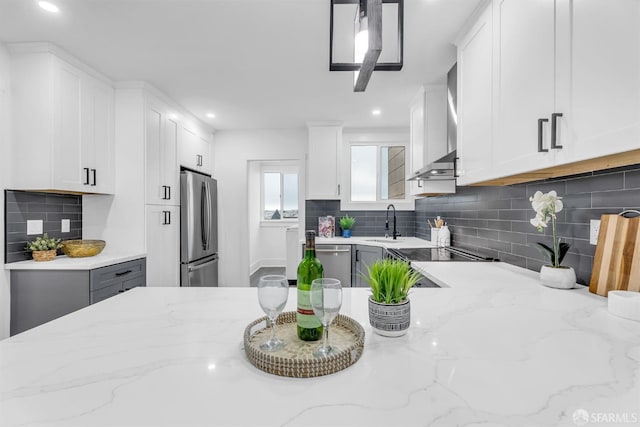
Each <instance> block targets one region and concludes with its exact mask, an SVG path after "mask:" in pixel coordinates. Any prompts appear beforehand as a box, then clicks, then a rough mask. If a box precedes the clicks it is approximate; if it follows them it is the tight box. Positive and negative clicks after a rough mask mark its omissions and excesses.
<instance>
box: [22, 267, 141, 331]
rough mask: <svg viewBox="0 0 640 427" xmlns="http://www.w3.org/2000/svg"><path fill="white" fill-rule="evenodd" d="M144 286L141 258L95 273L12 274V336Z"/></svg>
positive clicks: (97, 270)
mask: <svg viewBox="0 0 640 427" xmlns="http://www.w3.org/2000/svg"><path fill="white" fill-rule="evenodd" d="M145 284H146V260H145V259H144V258H141V259H137V260H133V261H127V262H123V263H120V264H114V265H110V266H107V267H102V268H97V269H95V270H11V325H10V333H11V335H15V334H19V333H20V332H23V331H26V330H27V329H31V328H34V327H36V326H39V325H42V324H43V323H46V322H49V321H51V320H54V319H57V318H58V317H61V316H64V315H66V314H69V313H72V312H74V311H76V310H79V309H81V308H84V307H87V306H88V305H90V304H95V303H97V302H100V301H102V300H104V299H107V298H109V297H112V296H114V295H118V294H119V293H122V292H125V291H127V290H129V289H131V288H134V287H137V286H145Z"/></svg>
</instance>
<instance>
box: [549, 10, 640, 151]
mask: <svg viewBox="0 0 640 427" xmlns="http://www.w3.org/2000/svg"><path fill="white" fill-rule="evenodd" d="M557 4H558V5H557V7H556V8H557V19H558V22H559V24H558V28H557V32H558V34H559V40H558V43H557V45H556V49H557V76H558V78H557V89H556V108H555V110H554V112H555V113H561V114H562V116H561V117H557V118H556V119H555V120H556V126H557V136H556V138H557V144H558V145H562V149H558V150H556V156H557V157H558V161H559V162H560V163H568V162H573V161H579V160H585V159H590V158H595V157H600V156H604V155H608V154H614V153H620V152H625V151H629V150H634V149H638V148H640V1H638V0H615V1H610V0H580V1H569V0H564V1H558V2H557Z"/></svg>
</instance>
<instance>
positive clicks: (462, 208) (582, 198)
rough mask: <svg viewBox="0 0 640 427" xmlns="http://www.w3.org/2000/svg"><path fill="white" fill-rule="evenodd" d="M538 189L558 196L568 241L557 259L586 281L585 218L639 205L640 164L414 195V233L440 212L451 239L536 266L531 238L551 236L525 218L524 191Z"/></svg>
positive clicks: (590, 250) (539, 260)
mask: <svg viewBox="0 0 640 427" xmlns="http://www.w3.org/2000/svg"><path fill="white" fill-rule="evenodd" d="M538 190H540V191H543V192H548V191H550V190H556V192H557V193H558V195H560V196H562V197H563V202H564V210H563V211H561V212H559V213H558V232H559V234H560V236H561V237H562V240H563V241H564V242H567V243H569V244H571V248H570V249H569V254H568V255H567V256H566V258H565V261H564V262H563V265H567V266H571V267H573V268H574V269H575V270H576V274H577V276H578V282H580V283H582V284H589V280H590V278H591V269H592V267H593V256H594V253H595V248H596V247H595V246H594V245H590V244H589V221H590V220H592V219H600V215H602V214H611V213H620V212H621V211H622V210H624V209H636V210H640V164H636V165H632V166H627V167H624V168H616V169H610V170H605V171H598V172H592V173H586V174H581V175H576V176H568V177H564V178H554V179H549V180H544V181H537V182H530V183H526V184H518V185H511V186H505V187H458V188H457V192H456V194H452V195H448V196H439V197H430V198H425V199H419V200H417V201H416V212H415V215H416V217H415V224H416V230H415V235H416V236H417V237H421V238H423V239H430V238H431V232H430V229H429V226H428V224H427V219H428V218H434V217H435V216H437V215H440V216H442V217H443V218H444V219H445V220H446V221H447V222H448V224H449V226H450V228H451V235H452V237H451V240H452V244H454V245H456V246H460V247H464V248H467V249H471V250H476V251H479V252H482V253H486V254H488V255H491V256H494V257H497V258H499V259H500V260H502V261H505V262H509V263H511V264H515V265H518V266H521V267H525V268H528V269H530V270H534V271H538V270H540V267H541V266H542V264H543V263H544V262H545V259H544V257H543V256H542V255H541V253H540V252H539V251H538V250H537V249H536V247H535V243H536V242H543V243H549V242H550V241H551V237H550V233H551V231H550V230H546V232H545V233H544V234H543V233H538V231H537V230H536V229H535V228H534V227H533V226H532V225H531V224H530V223H529V219H531V218H533V217H534V216H535V212H534V210H533V208H532V207H531V202H529V197H530V196H532V195H533V194H534V193H535V192H536V191H538Z"/></svg>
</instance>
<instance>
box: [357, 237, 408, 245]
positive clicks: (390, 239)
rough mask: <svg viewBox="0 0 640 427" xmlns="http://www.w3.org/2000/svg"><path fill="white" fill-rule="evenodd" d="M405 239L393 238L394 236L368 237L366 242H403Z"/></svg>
mask: <svg viewBox="0 0 640 427" xmlns="http://www.w3.org/2000/svg"><path fill="white" fill-rule="evenodd" d="M403 240H404V239H396V240H393V239H392V238H388V239H366V240H365V242H376V243H391V244H393V243H402V241H403Z"/></svg>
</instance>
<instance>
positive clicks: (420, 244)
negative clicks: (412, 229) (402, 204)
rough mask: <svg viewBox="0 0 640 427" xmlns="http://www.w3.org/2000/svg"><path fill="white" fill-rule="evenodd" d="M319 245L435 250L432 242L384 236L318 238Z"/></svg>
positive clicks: (414, 238) (415, 238) (413, 238)
mask: <svg viewBox="0 0 640 427" xmlns="http://www.w3.org/2000/svg"><path fill="white" fill-rule="evenodd" d="M302 243H304V242H302ZM316 244H317V245H368V246H378V247H382V248H433V247H435V245H432V244H431V242H429V241H427V240H424V239H420V238H418V237H402V236H401V237H398V238H397V239H396V240H393V239H392V238H390V237H389V238H385V237H384V236H377V237H376V236H370V237H349V238H345V237H339V236H336V237H331V238H326V237H316Z"/></svg>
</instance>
